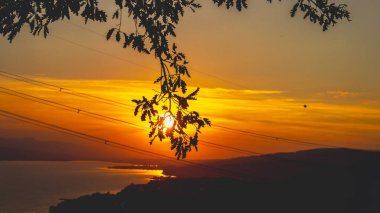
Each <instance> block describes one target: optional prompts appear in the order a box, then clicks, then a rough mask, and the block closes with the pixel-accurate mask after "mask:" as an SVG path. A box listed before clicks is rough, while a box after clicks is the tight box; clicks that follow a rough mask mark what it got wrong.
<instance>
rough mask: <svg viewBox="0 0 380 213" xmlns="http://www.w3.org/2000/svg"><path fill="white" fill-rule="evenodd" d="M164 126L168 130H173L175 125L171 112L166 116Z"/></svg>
mask: <svg viewBox="0 0 380 213" xmlns="http://www.w3.org/2000/svg"><path fill="white" fill-rule="evenodd" d="M164 125H165V127H166V128H169V129H170V128H172V127H173V125H174V117H173V115H172V114H171V113H170V112H166V113H165V114H164Z"/></svg>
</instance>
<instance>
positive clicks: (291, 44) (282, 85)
mask: <svg viewBox="0 0 380 213" xmlns="http://www.w3.org/2000/svg"><path fill="white" fill-rule="evenodd" d="M339 2H345V3H347V4H348V6H349V7H348V9H349V10H350V11H351V13H352V19H353V21H352V22H346V21H344V22H342V23H339V24H338V25H336V27H334V28H332V29H331V30H329V31H327V32H322V30H321V28H320V27H319V26H317V25H314V24H311V23H309V22H308V21H305V20H303V19H302V18H301V17H300V16H298V17H296V18H290V16H289V10H290V8H291V5H292V2H291V1H286V2H282V3H278V2H275V3H273V4H268V3H266V1H265V0H261V1H249V8H248V9H247V10H245V11H243V12H240V13H239V12H237V11H235V10H230V11H227V10H225V9H224V8H218V7H216V6H214V5H213V4H212V3H211V0H209V1H202V4H203V8H202V9H200V10H198V11H197V12H196V13H194V14H193V13H191V12H189V11H188V13H187V14H185V18H184V19H183V20H182V21H181V22H180V24H179V26H178V31H177V36H178V37H177V38H176V39H175V40H176V43H177V44H178V46H179V48H180V50H182V51H183V52H185V53H186V55H187V57H188V59H189V60H190V68H191V69H190V71H191V72H192V76H193V79H192V84H193V85H200V86H202V87H203V89H202V90H201V97H202V98H201V100H200V101H199V102H196V104H195V107H196V109H198V110H199V111H200V112H201V113H204V114H206V115H208V116H209V117H211V118H213V121H214V122H216V123H222V124H224V125H231V126H239V127H240V126H243V127H244V129H251V130H257V131H259V132H260V131H261V132H263V133H271V134H276V135H280V136H289V137H294V138H301V139H310V140H316V141H319V142H326V143H334V144H335V143H336V144H337V145H349V146H354V147H362V148H366V149H374V148H377V149H378V148H379V145H377V144H376V143H375V142H376V141H378V140H379V139H380V131H379V130H380V116H379V115H380V111H379V107H380V97H379V94H380V83H379V79H380V60H379V55H380V54H379V53H380V40H379V38H380V13H378V11H377V10H378V8H380V1H378V0H361V1H357V0H345V1H339ZM106 7H109V6H108V5H106ZM72 23H74V24H79V25H81V26H84V25H83V24H82V22H81V20H79V19H74V20H73V21H71V22H70V21H64V22H61V23H55V24H53V25H51V30H50V32H51V35H52V36H50V37H48V39H44V38H42V37H33V36H31V35H30V34H29V33H28V32H27V29H26V28H25V29H24V30H23V32H22V33H21V34H20V35H19V36H18V37H17V38H16V39H15V40H14V42H13V43H12V44H9V43H8V42H7V40H6V39H5V38H0V70H5V71H9V72H12V73H15V74H25V75H27V76H30V77H36V78H40V79H41V78H42V79H45V80H49V81H52V82H54V83H57V84H64V85H67V86H69V87H73V88H78V89H80V90H85V91H90V92H93V93H94V94H98V95H104V96H109V97H110V98H117V99H122V100H123V101H129V100H131V99H133V98H138V97H140V96H141V95H142V94H144V91H145V92H148V93H149V92H150V91H151V90H150V89H151V88H153V85H152V84H150V83H149V81H153V80H154V78H155V77H156V76H157V75H158V68H159V67H158V63H157V61H155V60H154V58H153V57H152V56H148V55H142V54H139V53H137V52H134V51H132V50H127V49H122V48H121V47H120V46H119V45H118V44H117V43H115V42H113V41H106V40H105V36H101V35H105V33H106V32H107V29H108V28H110V27H112V26H113V25H112V24H113V23H107V24H94V23H90V24H88V25H86V26H84V27H85V29H83V28H80V27H77V26H76V25H72ZM86 29H90V30H91V31H92V32H90V31H89V30H86ZM56 36H58V37H56ZM60 38H63V39H65V40H66V41H63V40H62V39H60ZM67 41H71V42H75V43H79V44H81V45H85V46H87V47H90V48H92V49H94V50H101V51H103V52H106V53H108V54H112V55H113V56H115V57H109V56H105V55H102V54H99V52H96V51H91V50H89V49H86V48H83V47H80V46H77V45H74V44H72V43H70V42H67ZM205 73H208V74H211V75H213V76H217V78H215V77H212V76H210V75H207V74H205ZM53 79H54V80H53ZM220 79H223V80H222V81H221V80H220ZM0 80H2V82H3V83H2V85H8V86H9V85H11V86H12V82H5V81H3V80H4V79H0ZM91 80H94V81H91ZM107 80H118V81H107ZM136 81H138V82H142V83H141V84H138V85H135V84H133V82H136ZM131 82H132V83H131ZM123 85H125V89H121V88H123ZM11 88H17V89H19V91H29V92H36V91H38V90H36V89H35V88H29V87H28V86H26V85H21V84H14V85H13V86H12V87H11ZM147 88H148V89H147ZM216 88H219V89H216ZM222 88H223V89H222ZM102 89H107V90H102ZM249 89H250V90H249ZM117 91H124V92H125V93H124V94H118V95H115V94H114V93H115V92H117ZM131 91H133V92H131ZM264 91H266V92H264ZM35 94H36V95H38V94H40V95H42V96H43V97H46V98H57V99H58V100H60V101H69V102H70V101H71V102H73V101H74V102H73V104H81V102H79V101H78V102H76V100H73V99H66V98H65V97H61V96H57V95H56V94H55V93H45V92H41V93H38V92H37V93H35ZM220 94H223V96H222V97H221V96H220ZM4 100H7V101H4ZM10 100H12V101H10ZM305 103H306V104H308V105H309V106H310V107H309V108H308V109H307V110H305V109H303V107H302V106H303V104H305ZM0 104H1V105H0V107H3V108H6V109H11V110H15V111H16V112H17V111H18V110H20V111H19V112H20V113H30V114H31V115H34V116H35V117H36V118H41V119H43V118H45V119H49V117H50V118H52V114H54V113H56V112H55V111H56V110H51V111H49V109H47V108H46V109H45V108H40V107H37V106H34V105H28V106H30V107H29V108H28V109H27V110H25V109H24V110H23V109H22V107H25V104H26V103H24V102H22V101H15V100H13V99H9V98H8V97H7V96H5V95H0ZM86 106H88V105H86ZM86 106H83V107H86ZM92 107H94V108H95V110H98V111H100V112H104V113H111V114H112V115H114V116H119V115H123V116H124V114H128V113H129V114H128V115H125V116H126V117H124V118H126V119H133V120H134V121H136V122H138V119H136V118H133V116H132V115H131V114H130V111H129V110H126V111H120V109H119V110H116V111H115V112H112V110H111V109H109V108H106V107H105V106H97V105H96V106H95V105H92ZM215 109H218V110H215ZM44 110H46V112H49V113H48V114H46V113H45V111H44ZM27 111H29V112H27ZM38 116H40V117H38ZM53 117H54V116H53ZM58 117H59V118H62V121H61V122H63V123H64V124H67V125H69V124H70V118H69V117H66V116H63V115H59V116H58ZM0 119H1V118H0ZM73 119H75V118H73ZM0 121H1V120H0ZM65 122H68V123H65ZM81 122H84V123H86V125H87V126H86V128H90V126H91V125H90V126H88V123H92V124H93V125H94V126H93V128H94V129H95V130H96V129H101V130H102V131H103V130H104V131H105V133H104V134H105V135H106V136H107V134H108V135H112V137H115V136H116V135H118V132H123V131H124V129H123V128H125V127H123V126H117V127H115V126H113V127H112V128H110V129H108V130H107V128H108V127H109V126H106V127H107V128H106V127H105V126H102V125H104V124H103V123H101V124H99V123H98V122H95V121H94V122H92V121H89V120H86V119H85V120H84V121H78V124H81ZM2 123H3V124H0V128H1V129H2V131H3V132H4V131H5V132H8V133H9V134H8V135H11V136H12V134H13V135H14V136H17V135H19V134H17V129H18V128H19V129H24V128H26V127H19V126H17V124H15V125H16V126H17V128H14V129H12V131H10V129H11V128H10V127H8V125H7V126H5V124H4V122H2ZM74 126H78V127H79V126H80V125H74ZM94 129H93V130H92V132H93V133H96V132H97V131H94ZM8 130H9V131H8ZM111 130H113V131H112V132H111ZM300 130H303V131H301V132H302V133H300ZM23 131H24V130H23ZM25 131H26V130H25ZM25 131H24V133H25ZM87 131H91V130H89V129H87ZM128 131H129V130H128ZM131 131H132V130H131ZM132 132H133V131H132ZM204 132H205V133H204V135H205V136H204V137H206V138H208V139H210V140H211V139H214V140H219V139H221V138H220V137H221V136H220V135H221V134H220V133H221V132H220V131H219V132H218V130H217V128H213V129H212V130H205V131H204ZM114 133H115V134H114ZM129 133H130V132H129ZM322 133H323V134H322ZM25 134H26V133H25ZM46 134H47V133H46ZM120 134H121V133H120ZM131 134H132V133H131ZM131 134H128V137H129V136H131ZM136 134H140V133H136ZM223 134H224V133H223ZM141 135H142V136H141ZM141 135H140V136H138V137H134V136H133V135H132V136H131V137H132V138H134V140H136V141H138V143H137V142H136V144H140V143H143V142H142V141H144V139H146V138H144V137H147V136H146V134H141ZM227 135H228V134H227ZM119 136H120V135H119ZM120 138H123V139H125V135H124V136H120ZM129 140H131V139H130V138H129ZM228 140H229V142H228ZM234 140H236V141H237V145H239V146H244V147H246V148H249V147H251V146H249V145H247V144H245V143H244V142H242V141H245V140H247V138H244V137H243V136H235V135H233V134H231V135H229V136H225V137H224V136H223V140H221V141H222V143H230V141H234ZM239 141H240V142H239ZM144 142H145V141H144ZM230 145H231V144H230ZM255 145H257V147H256V146H255V148H258V149H259V150H261V151H264V152H271V151H281V150H292V149H297V148H294V147H290V148H289V147H282V145H279V146H273V144H272V145H267V146H266V145H264V147H263V146H259V145H258V144H255ZM144 146H145V144H144ZM161 148H162V147H161ZM161 148H158V149H161ZM164 148H165V150H166V149H167V147H164ZM163 150H164V149H163ZM204 156H205V155H204ZM204 156H200V157H204ZM211 156H212V157H221V156H227V155H226V154H225V153H214V154H213V155H211Z"/></svg>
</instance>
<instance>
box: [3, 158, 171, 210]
mask: <svg viewBox="0 0 380 213" xmlns="http://www.w3.org/2000/svg"><path fill="white" fill-rule="evenodd" d="M130 165H131V164H125V163H123V164H120V163H111V162H95V161H0V213H46V212H49V207H50V206H52V205H56V204H58V203H59V202H61V199H73V198H77V197H80V196H82V195H88V194H93V193H96V192H101V193H107V192H109V193H117V192H119V191H120V190H122V189H123V188H124V187H126V186H128V185H129V184H132V183H134V184H142V183H147V182H149V181H150V180H151V179H152V178H153V177H158V176H164V175H163V171H162V170H143V169H111V168H109V167H111V166H130Z"/></svg>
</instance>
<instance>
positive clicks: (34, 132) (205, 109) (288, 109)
mask: <svg viewBox="0 0 380 213" xmlns="http://www.w3.org/2000/svg"><path fill="white" fill-rule="evenodd" d="M40 80H41V79H40ZM42 80H43V81H46V82H48V83H52V84H56V85H60V86H62V87H65V88H72V89H75V90H77V91H81V92H86V93H89V94H94V95H97V96H101V97H105V98H109V99H112V100H115V101H119V102H123V103H128V104H132V103H131V102H130V100H131V99H132V98H134V97H135V98H138V97H140V96H142V95H149V94H153V91H152V89H151V88H152V83H151V82H145V81H127V80H53V79H42ZM1 85H2V86H3V87H5V88H12V89H13V90H17V91H20V92H23V93H27V94H30V95H34V96H37V97H41V98H45V99H49V100H52V101H56V102H60V103H63V104H66V105H70V106H73V107H76V108H80V109H83V110H87V111H90V112H94V113H99V114H103V115H107V116H109V117H113V118H117V119H122V120H125V121H129V122H133V123H136V124H139V125H145V126H146V127H147V128H146V131H144V130H141V129H137V128H133V127H131V126H128V125H124V124H121V123H114V122H108V121H103V120H97V119H95V118H90V117H86V116H84V115H81V114H77V113H73V112H67V111H63V110H59V109H56V108H53V107H51V106H45V105H42V104H40V103H34V102H30V101H27V100H23V99H20V98H17V97H12V96H9V95H5V94H1V93H0V98H1V100H2V101H1V102H0V109H6V110H8V111H10V112H14V113H17V114H21V115H25V116H29V117H32V118H36V119H39V120H43V121H46V122H50V123H53V124H57V125H60V126H63V127H67V128H71V129H74V130H77V131H82V132H85V133H89V134H92V135H95V136H100V137H103V138H106V139H109V140H116V141H119V142H122V143H125V144H128V145H132V146H136V147H139V148H143V149H149V150H153V151H157V152H160V153H165V154H167V155H173V153H172V152H170V151H169V144H168V143H167V142H164V143H161V144H160V143H159V142H158V141H156V143H155V144H154V145H153V146H150V145H149V144H148V136H147V133H148V130H149V128H148V126H147V124H144V123H141V122H140V121H139V118H137V117H134V116H133V110H132V109H131V108H129V107H125V108H123V107H118V106H111V105H106V104H104V103H98V102H94V101H91V100H86V99H83V98H79V97H73V96H70V95H67V94H63V93H61V92H59V91H58V90H55V91H54V90H50V89H45V88H41V87H37V86H33V85H28V84H26V83H20V82H15V81H6V80H2V81H1ZM0 91H4V90H1V89H0ZM347 96H355V94H349V93H348V92H342V91H331V92H329V93H326V94H318V95H316V97H315V99H313V100H303V99H296V98H292V97H290V96H289V95H288V94H287V93H286V92H284V91H269V90H268V91H264V90H261V91H260V90H232V89H223V88H202V89H201V92H200V96H199V100H198V101H195V102H193V108H192V109H194V110H197V111H199V112H201V113H202V114H203V115H204V116H206V117H208V118H210V119H211V120H212V122H213V123H214V124H216V125H222V126H228V127H233V128H238V129H242V130H253V131H255V132H258V133H261V134H269V135H273V136H277V137H288V138H292V139H298V140H305V141H308V142H316V143H322V144H328V145H333V146H344V147H352V148H362V149H380V145H379V144H378V143H377V141H378V140H379V139H380V135H379V132H380V125H379V121H380V109H379V108H378V107H376V106H371V105H369V104H367V105H365V104H362V105H351V104H344V105H342V104H334V103H328V99H331V98H335V99H341V98H343V99H344V98H348V97H347ZM305 103H306V104H307V105H308V108H306V109H305V108H304V107H303V105H304V104H305ZM0 119H1V121H2V122H1V123H0V129H1V130H2V132H1V134H2V135H3V136H4V137H15V136H20V135H22V136H23V137H28V136H29V137H35V138H37V139H40V140H48V139H55V140H57V138H58V139H59V140H68V141H78V142H83V141H81V139H77V138H75V137H72V136H67V135H63V134H60V133H54V132H51V131H50V130H45V129H41V128H35V127H33V126H29V125H26V124H22V123H20V122H18V121H11V120H9V119H4V118H0ZM201 139H203V140H207V141H210V142H214V143H219V144H223V145H229V146H234V147H239V148H243V149H248V150H252V151H257V152H263V153H268V152H279V151H294V150H299V149H310V148H317V147H313V146H301V145H295V144H289V143H285V142H283V141H275V140H268V139H265V138H261V137H256V136H250V135H245V134H237V133H233V132H230V131H226V130H223V129H220V128H218V127H213V128H207V129H205V130H203V133H202V135H201ZM134 155H135V154H134ZM238 155H239V154H237V153H233V152H228V151H225V150H219V149H215V148H212V147H208V146H203V145H202V143H201V142H200V151H199V152H197V153H196V152H193V153H191V155H189V157H190V159H192V158H194V159H199V158H224V157H233V156H238ZM240 155H241V154H240Z"/></svg>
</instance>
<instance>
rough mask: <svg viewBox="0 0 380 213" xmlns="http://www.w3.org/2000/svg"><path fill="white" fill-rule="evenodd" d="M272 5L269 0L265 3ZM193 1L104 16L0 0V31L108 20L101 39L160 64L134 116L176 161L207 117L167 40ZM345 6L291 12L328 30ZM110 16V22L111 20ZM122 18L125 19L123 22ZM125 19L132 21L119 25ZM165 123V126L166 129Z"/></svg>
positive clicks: (125, 5)
mask: <svg viewBox="0 0 380 213" xmlns="http://www.w3.org/2000/svg"><path fill="white" fill-rule="evenodd" d="M267 1H268V2H270V3H271V2H272V0H267ZM199 2H201V1H196V0H115V1H112V4H113V5H114V6H115V8H114V9H115V10H114V12H113V13H112V14H107V12H106V11H105V9H104V8H101V6H100V4H99V2H98V1H97V0H29V1H15V0H3V1H0V33H1V34H2V35H3V36H4V37H7V39H8V40H9V41H10V42H12V41H13V40H14V39H15V37H16V35H17V34H19V32H20V31H21V29H22V28H23V27H24V26H28V27H29V28H30V33H32V34H33V35H43V36H44V37H47V36H48V34H49V26H50V24H52V23H54V22H58V21H62V20H65V19H71V17H72V16H78V17H81V18H82V19H83V20H84V22H85V23H87V22H88V21H90V20H91V21H95V22H112V21H111V20H114V22H113V24H114V25H113V26H112V27H110V29H109V31H108V32H107V33H106V35H105V37H106V39H107V40H110V39H114V40H116V42H118V43H120V44H121V46H122V47H123V48H132V49H134V50H137V51H138V52H141V53H144V54H153V55H154V57H155V58H156V59H158V61H159V63H160V70H159V73H160V74H159V76H158V78H157V79H156V80H155V81H154V83H155V84H159V86H160V90H159V91H158V92H157V94H156V95H154V96H153V97H152V98H146V97H145V96H144V97H142V99H139V100H133V101H134V102H135V103H136V108H135V111H134V114H135V116H137V115H139V116H140V118H141V120H142V121H148V122H149V124H150V128H151V131H150V133H149V138H150V143H153V142H154V140H155V139H159V140H160V141H162V140H164V139H166V138H168V139H169V140H170V142H171V149H172V150H174V151H175V156H176V157H177V159H180V158H185V157H186V155H187V153H188V152H190V151H191V150H192V149H196V150H197V145H198V134H199V133H200V132H201V129H202V128H204V127H205V126H207V125H208V126H211V122H210V120H209V119H207V118H204V117H202V116H201V115H200V114H199V113H198V112H196V111H191V110H190V109H189V108H190V104H189V101H191V100H196V96H197V94H198V92H199V88H197V89H196V90H195V91H191V92H188V91H187V83H186V78H190V72H189V70H188V67H187V65H188V63H189V62H188V61H187V60H186V57H185V54H184V53H182V52H180V51H179V50H178V48H177V45H176V44H175V43H171V42H170V41H169V39H170V37H175V36H176V26H177V25H178V23H179V21H180V19H181V17H183V16H184V14H185V11H186V10H191V11H193V12H195V11H196V10H198V9H199V8H201V4H200V3H199ZM213 2H214V3H215V4H216V5H217V6H224V7H226V8H227V9H230V8H236V9H237V10H238V11H241V10H243V9H244V8H247V6H248V5H247V1H246V0H213ZM346 7H347V6H346V5H345V4H336V3H331V2H330V1H328V0H297V1H295V3H294V6H293V7H292V9H291V12H290V15H291V17H294V16H295V15H296V14H297V13H298V12H300V13H302V14H303V18H304V19H308V20H309V21H311V22H312V23H316V24H319V25H320V26H321V27H322V29H323V30H324V31H325V30H328V29H329V28H330V27H331V26H334V25H335V24H336V23H337V21H339V20H342V19H346V20H350V13H349V12H348V11H347V9H346ZM109 17H111V20H110V18H109ZM123 17H124V18H123ZM125 17H128V19H129V21H132V23H134V25H133V26H134V27H132V28H131V27H130V26H131V25H128V26H126V25H125V24H123V22H124V21H126V20H128V19H125ZM168 124H170V125H168Z"/></svg>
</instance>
